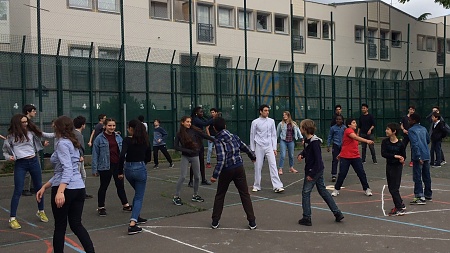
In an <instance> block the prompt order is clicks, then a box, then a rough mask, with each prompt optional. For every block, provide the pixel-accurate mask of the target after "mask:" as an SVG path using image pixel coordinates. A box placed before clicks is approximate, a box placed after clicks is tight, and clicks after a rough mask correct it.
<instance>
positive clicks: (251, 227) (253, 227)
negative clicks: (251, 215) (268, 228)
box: [248, 220, 257, 230]
mask: <svg viewBox="0 0 450 253" xmlns="http://www.w3.org/2000/svg"><path fill="white" fill-rule="evenodd" d="M256 227H257V226H256V222H255V221H254V220H252V221H249V222H248V228H250V230H253V229H256Z"/></svg>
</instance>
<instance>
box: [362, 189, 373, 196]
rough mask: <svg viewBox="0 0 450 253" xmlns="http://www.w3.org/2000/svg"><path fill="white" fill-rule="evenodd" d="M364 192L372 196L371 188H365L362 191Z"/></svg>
mask: <svg viewBox="0 0 450 253" xmlns="http://www.w3.org/2000/svg"><path fill="white" fill-rule="evenodd" d="M364 194H365V195H366V196H368V197H370V196H372V195H373V194H372V190H371V189H370V188H367V189H366V191H365V192H364Z"/></svg>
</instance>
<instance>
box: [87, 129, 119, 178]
mask: <svg viewBox="0 0 450 253" xmlns="http://www.w3.org/2000/svg"><path fill="white" fill-rule="evenodd" d="M115 135H116V141H117V144H118V145H119V154H120V152H121V151H122V141H123V139H122V137H121V136H120V135H118V134H117V133H115ZM109 165H110V159H109V142H108V139H106V136H105V134H104V132H102V133H100V134H99V135H98V136H97V138H95V140H94V144H93V145H92V174H96V173H97V171H101V170H109Z"/></svg>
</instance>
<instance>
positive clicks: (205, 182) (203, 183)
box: [202, 180, 211, 185]
mask: <svg viewBox="0 0 450 253" xmlns="http://www.w3.org/2000/svg"><path fill="white" fill-rule="evenodd" d="M202 185H211V183H210V182H209V181H208V180H205V181H202Z"/></svg>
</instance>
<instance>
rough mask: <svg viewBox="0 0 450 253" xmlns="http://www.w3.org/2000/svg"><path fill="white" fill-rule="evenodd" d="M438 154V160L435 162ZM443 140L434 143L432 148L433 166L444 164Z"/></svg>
mask: <svg viewBox="0 0 450 253" xmlns="http://www.w3.org/2000/svg"><path fill="white" fill-rule="evenodd" d="M435 154H436V160H434V157H435ZM441 154H442V140H440V141H432V142H431V148H430V157H431V162H430V164H431V165H441V162H442V155H441Z"/></svg>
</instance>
